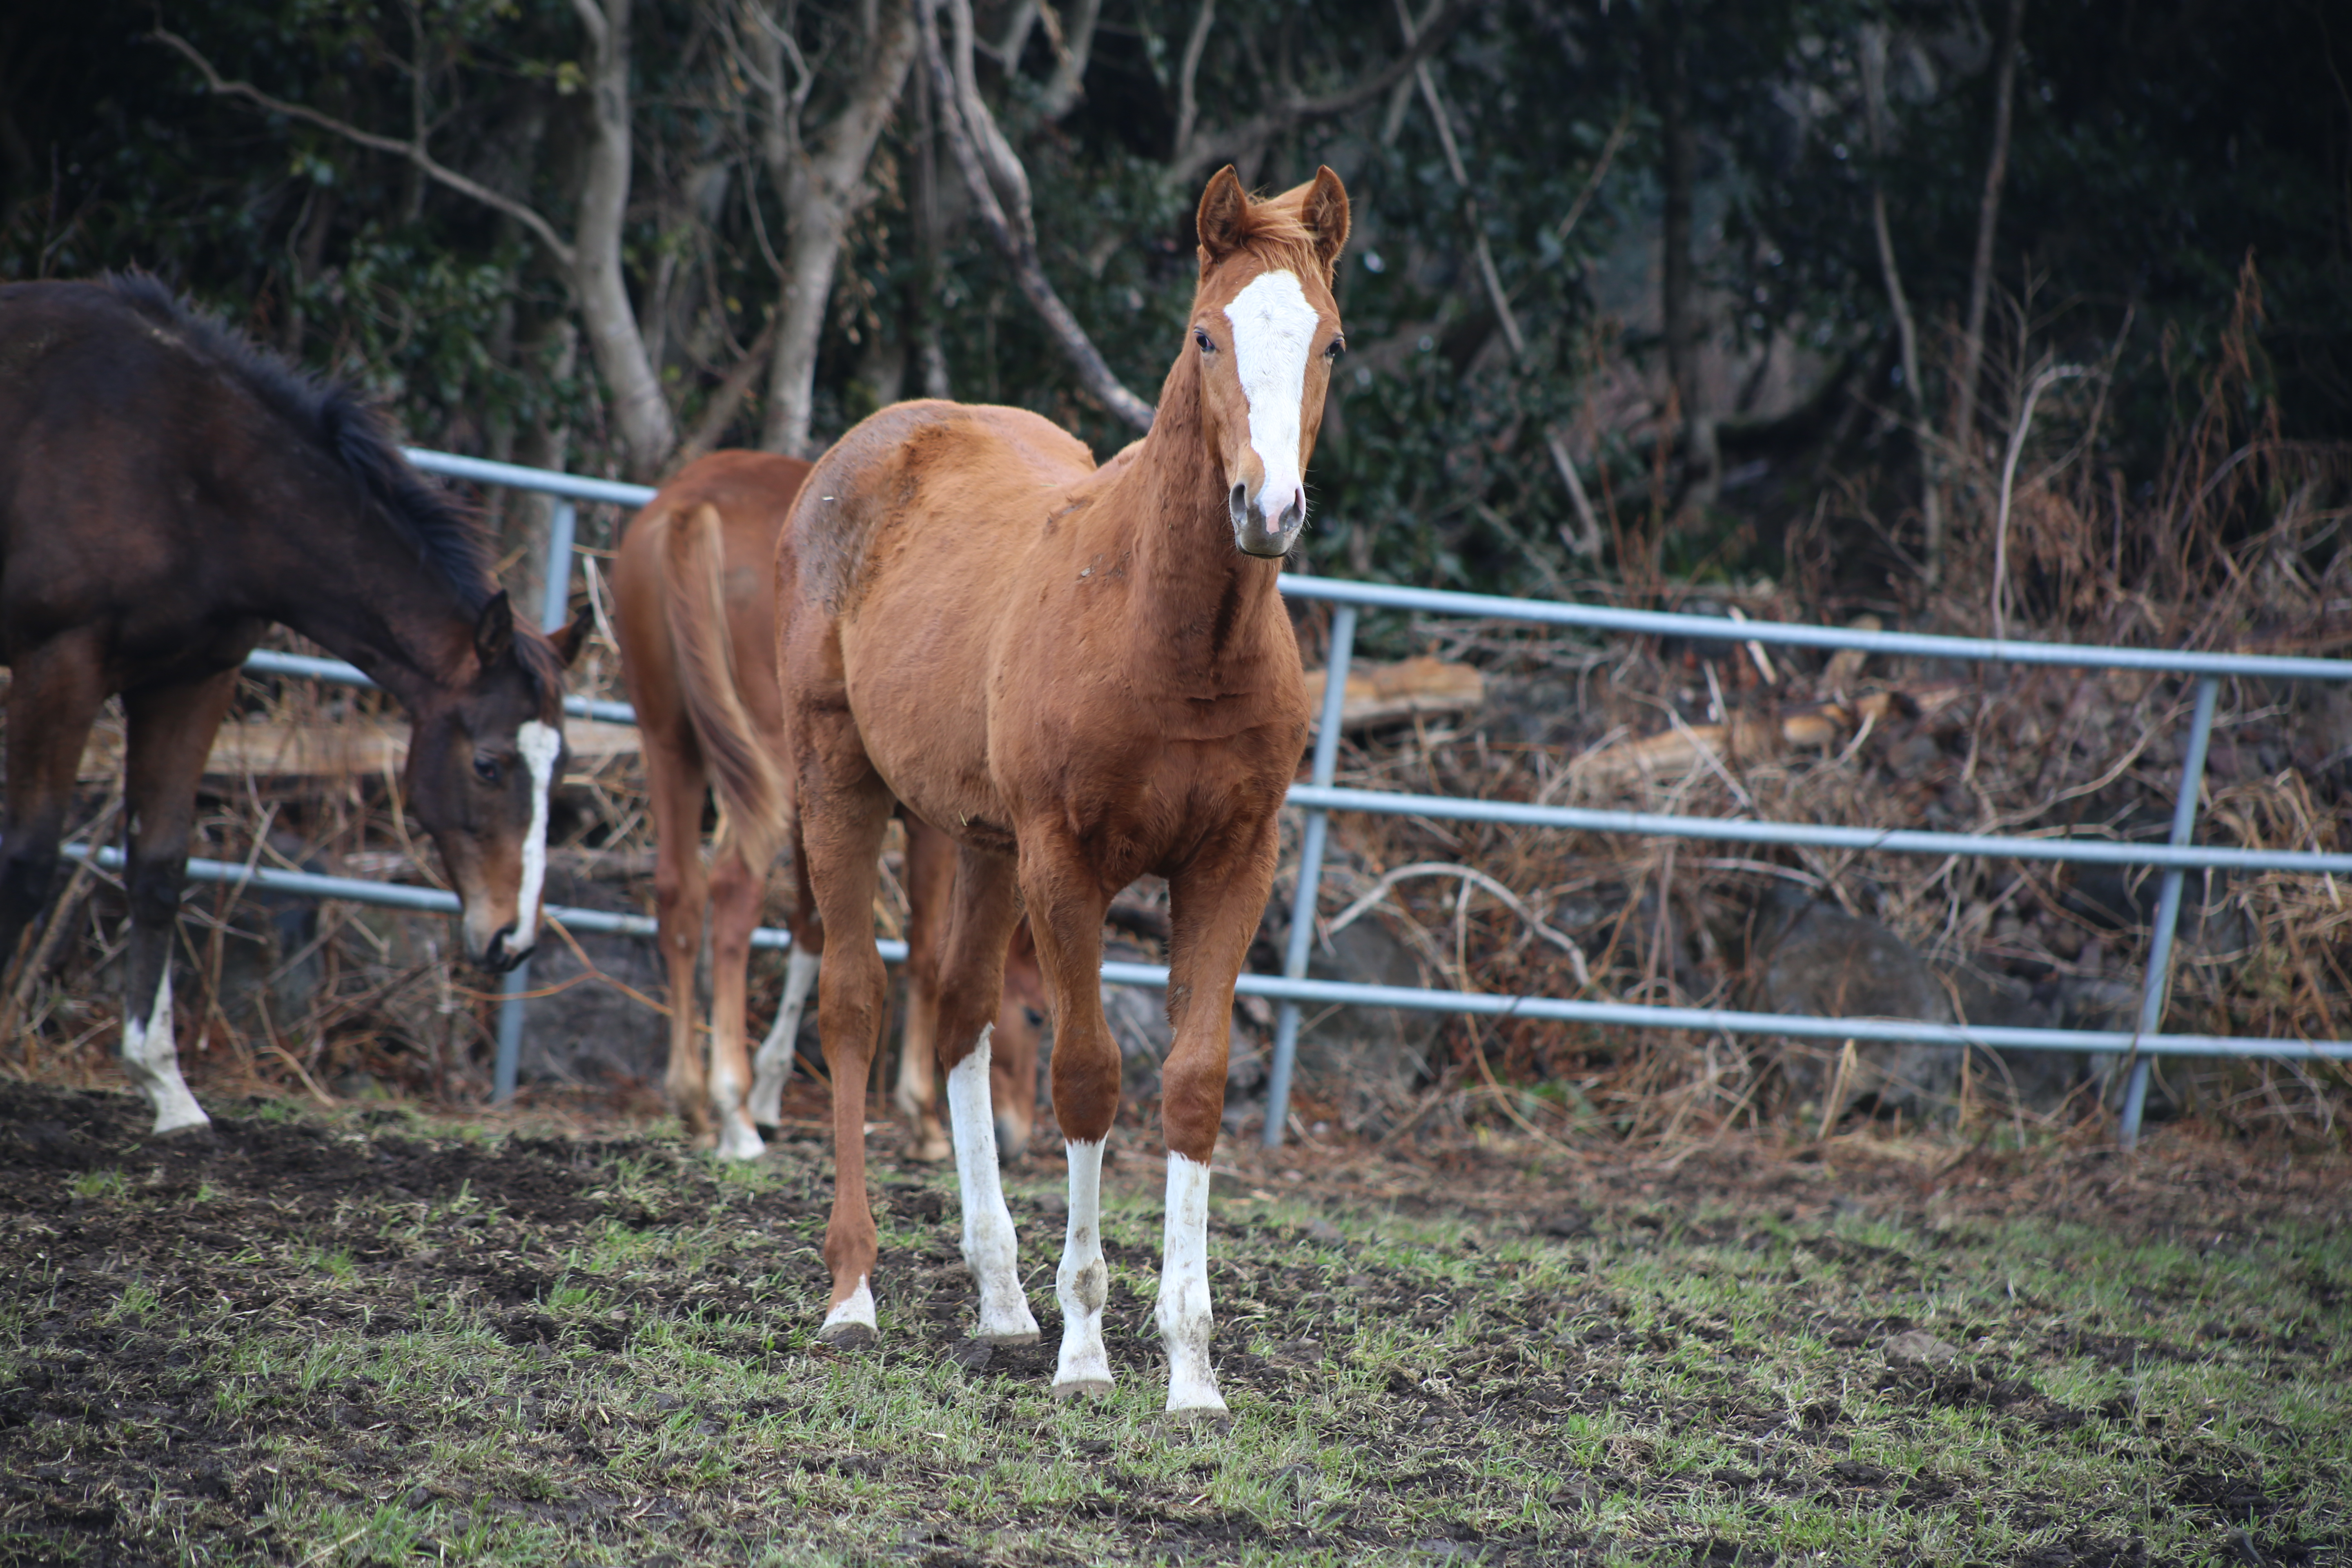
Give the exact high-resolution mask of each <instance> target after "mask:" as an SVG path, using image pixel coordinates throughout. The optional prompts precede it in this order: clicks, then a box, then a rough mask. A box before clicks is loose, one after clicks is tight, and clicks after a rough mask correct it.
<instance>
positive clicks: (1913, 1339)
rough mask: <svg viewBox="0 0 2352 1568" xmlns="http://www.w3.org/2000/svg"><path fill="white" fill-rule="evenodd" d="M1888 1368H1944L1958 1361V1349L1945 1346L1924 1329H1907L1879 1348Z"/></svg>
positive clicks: (1957, 1347)
mask: <svg viewBox="0 0 2352 1568" xmlns="http://www.w3.org/2000/svg"><path fill="white" fill-rule="evenodd" d="M1880 1348H1881V1349H1882V1350H1883V1351H1884V1352H1885V1355H1886V1364H1887V1365H1889V1366H1927V1367H1936V1366H1944V1365H1948V1363H1952V1362H1954V1361H1957V1360H1958V1359H1959V1354H1960V1347H1959V1346H1958V1345H1955V1344H1947V1343H1946V1342H1944V1341H1942V1340H1939V1339H1937V1337H1936V1336H1935V1335H1933V1334H1931V1333H1929V1332H1928V1331H1927V1330H1925V1329H1908V1330H1906V1331H1904V1332H1902V1333H1899V1334H1896V1335H1895V1337H1894V1338H1892V1339H1890V1340H1888V1341H1887V1342H1886V1343H1885V1345H1883V1346H1882V1347H1880Z"/></svg>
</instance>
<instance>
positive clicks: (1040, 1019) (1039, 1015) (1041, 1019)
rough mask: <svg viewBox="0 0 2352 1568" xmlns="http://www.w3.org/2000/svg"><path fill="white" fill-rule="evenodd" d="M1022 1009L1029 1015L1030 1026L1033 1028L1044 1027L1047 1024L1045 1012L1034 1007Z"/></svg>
mask: <svg viewBox="0 0 2352 1568" xmlns="http://www.w3.org/2000/svg"><path fill="white" fill-rule="evenodd" d="M1021 1010H1022V1011H1023V1012H1024V1013H1026V1014H1027V1015H1029V1026H1030V1027H1031V1028H1033V1029H1042V1028H1044V1027H1045V1014H1044V1013H1043V1012H1040V1011H1039V1010H1038V1009H1037V1008H1034V1007H1024V1008H1022V1009H1021Z"/></svg>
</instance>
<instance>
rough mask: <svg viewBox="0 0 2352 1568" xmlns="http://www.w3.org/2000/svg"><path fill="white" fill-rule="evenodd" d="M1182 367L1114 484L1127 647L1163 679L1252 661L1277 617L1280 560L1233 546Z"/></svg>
mask: <svg viewBox="0 0 2352 1568" xmlns="http://www.w3.org/2000/svg"><path fill="white" fill-rule="evenodd" d="M1190 361H1191V355H1189V354H1187V355H1186V356H1185V358H1184V360H1182V361H1180V362H1179V363H1178V365H1177V368H1176V369H1175V370H1174V371H1173V372H1171V374H1170V375H1169V377H1168V381H1167V384H1166V385H1165V386H1164V387H1163V388H1162V390H1161V393H1160V411H1159V415H1158V416H1157V417H1156V418H1155V419H1154V421H1153V423H1152V426H1151V433H1150V435H1149V436H1147V437H1145V438H1144V440H1143V442H1142V444H1141V446H1140V447H1138V449H1137V450H1136V452H1135V455H1134V457H1133V458H1131V459H1130V460H1129V465H1128V468H1127V471H1126V472H1125V473H1124V474H1122V475H1121V476H1120V478H1119V479H1118V484H1117V489H1118V492H1119V494H1118V505H1117V507H1116V511H1117V513H1118V515H1119V516H1120V517H1121V518H1122V520H1123V526H1125V527H1126V528H1128V529H1130V530H1132V535H1131V537H1132V539H1133V542H1134V548H1135V559H1136V563H1137V575H1138V577H1139V586H1140V588H1141V590H1142V592H1141V594H1140V595H1139V599H1138V601H1137V607H1138V609H1139V612H1140V613H1139V615H1138V616H1137V617H1136V619H1135V621H1134V623H1133V625H1134V627H1135V634H1136V635H1135V648H1136V650H1137V652H1138V657H1139V658H1141V659H1142V660H1144V661H1145V662H1146V663H1147V665H1149V666H1152V667H1158V668H1167V669H1168V670H1169V672H1170V673H1171V675H1177V674H1178V673H1179V672H1180V671H1181V673H1182V674H1183V675H1197V674H1201V673H1205V672H1206V671H1208V670H1212V669H1215V668H1219V667H1223V666H1227V665H1230V664H1233V663H1234V662H1236V661H1247V660H1254V659H1255V658H1259V657H1261V656H1262V654H1263V652H1264V648H1263V646H1262V645H1263V644H1264V642H1265V638H1266V636H1267V633H1268V629H1269V627H1270V626H1271V625H1272V624H1273V620H1278V619H1280V617H1281V612H1280V608H1279V605H1278V604H1277V603H1276V601H1277V600H1278V598H1279V596H1280V591H1279V589H1278V587H1277V584H1278V582H1279V580H1280V577H1281V563H1280V562H1278V561H1270V560H1265V559H1262V558H1260V557H1257V556H1253V555H1244V554H1243V553H1242V552H1241V551H1239V550H1237V549H1236V548H1234V531H1233V521H1232V519H1231V516H1230V515H1229V513H1228V511H1227V508H1226V502H1225V484H1224V479H1223V473H1222V472H1221V471H1220V469H1219V468H1218V466H1217V464H1216V461H1215V459H1214V458H1213V457H1211V455H1210V454H1209V451H1208V449H1207V447H1206V445H1205V443H1204V442H1203V441H1202V436H1201V422H1200V404H1199V385H1198V380H1197V373H1196V370H1195V367H1193V366H1192V364H1191V363H1190ZM1269 611H1271V615H1272V619H1269ZM1180 679H1181V677H1180Z"/></svg>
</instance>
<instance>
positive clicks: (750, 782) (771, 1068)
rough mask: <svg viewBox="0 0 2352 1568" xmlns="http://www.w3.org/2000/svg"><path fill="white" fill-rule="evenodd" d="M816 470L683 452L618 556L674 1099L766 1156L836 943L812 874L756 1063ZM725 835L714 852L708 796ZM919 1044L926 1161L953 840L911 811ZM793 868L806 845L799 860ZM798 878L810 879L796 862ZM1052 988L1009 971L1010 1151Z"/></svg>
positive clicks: (1018, 1138)
mask: <svg viewBox="0 0 2352 1568" xmlns="http://www.w3.org/2000/svg"><path fill="white" fill-rule="evenodd" d="M808 471H809V466H808V464H806V463H803V462H802V461H801V460H800V459H799V458H784V457H778V456H775V455H774V454H772V453H767V452H714V453H712V454H711V455H710V456H709V457H707V458H700V459H698V461H696V462H694V463H691V464H688V466H687V467H686V468H683V469H681V470H679V472H678V473H677V476H676V477H675V478H673V479H671V480H670V481H669V482H668V483H667V484H666V485H664V486H663V487H662V488H661V491H660V493H659V494H657V495H656V496H655V497H654V499H653V500H650V501H648V502H647V503H646V507H645V510H642V511H640V512H639V513H638V514H637V515H636V517H635V519H634V520H632V521H631V522H630V523H629V526H628V530H627V531H626V532H625V534H624V535H623V537H622V540H621V547H620V551H619V552H618V554H617V555H616V556H615V557H614V562H613V574H612V584H613V598H614V634H615V635H616V636H617V637H619V639H620V644H621V668H622V674H623V677H624V679H625V681H626V682H627V685H628V689H629V698H630V700H631V701H632V702H633V703H635V706H636V710H637V729H638V734H639V739H640V745H641V746H642V748H643V754H644V757H645V764H646V794H647V795H648V796H649V797H650V799H649V806H650V811H651V815H652V817H653V823H654V842H655V846H656V848H655V869H654V901H655V912H656V918H657V921H658V924H659V927H660V933H659V942H660V946H661V951H662V955H663V958H664V960H665V961H666V963H667V968H668V971H669V994H670V1028H669V1042H670V1043H669V1067H668V1070H667V1075H666V1078H665V1081H664V1088H665V1089H666V1091H667V1095H668V1099H669V1102H670V1105H671V1107H672V1108H673V1109H674V1110H677V1113H678V1116H679V1118H680V1119H681V1120H682V1121H685V1122H686V1124H687V1127H688V1131H690V1132H691V1133H692V1134H693V1135H694V1136H695V1137H696V1138H697V1140H698V1141H699V1142H706V1143H713V1142H715V1144H716V1145H717V1147H718V1149H719V1152H720V1153H721V1154H723V1155H726V1156H728V1157H730V1158H733V1159H756V1158H757V1157H758V1156H759V1155H760V1153H761V1150H762V1145H761V1139H760V1133H759V1129H760V1128H761V1127H770V1128H772V1127H773V1126H774V1125H775V1124H776V1121H777V1119H778V1117H779V1115H780V1113H781V1109H780V1108H781V1101H782V1094H783V1085H784V1079H786V1078H787V1077H788V1076H789V1075H790V1073H791V1071H792V1064H793V1037H794V1036H795V1035H797V1034H798V1032H799V1027H800V1019H801V1011H802V1008H803V1005H804V1004H805V1002H806V1000H807V997H808V989H809V984H810V983H811V982H812V981H813V980H814V978H815V976H816V973H817V969H818V963H819V959H820V957H821V955H822V954H823V952H824V930H823V928H822V927H821V926H819V925H818V924H817V922H816V921H815V918H814V909H815V906H814V903H813V902H812V900H810V898H809V896H808V891H807V889H806V886H805V884H804V883H802V884H801V885H800V889H799V897H798V898H797V899H796V900H794V914H793V946H792V952H791V956H790V958H789V959H788V960H787V963H786V967H785V972H784V995H783V1005H782V1007H781V1008H779V1009H778V1012H777V1015H776V1020H775V1024H774V1026H773V1027H772V1028H771V1029H770V1030H769V1032H768V1036H767V1038H766V1040H765V1041H764V1042H763V1043H762V1044H761V1047H760V1050H759V1054H758V1057H757V1059H756V1064H754V1063H753V1062H751V1060H750V1058H749V1053H748V1051H747V1045H748V1035H747V1030H746V1026H745V1016H746V1012H747V1004H746V980H747V973H746V971H747V968H748V966H749V963H750V959H751V932H752V931H753V929H754V928H756V927H757V926H758V924H759V917H760V904H761V893H762V891H763V890H764V889H765V888H766V885H767V868H768V867H769V866H770V865H772V863H773V862H774V860H775V858H776V856H777V854H778V852H779V851H780V850H781V849H782V847H783V840H785V839H786V838H788V837H791V818H792V802H791V795H792V792H791V789H790V787H789V778H788V776H787V775H786V774H785V773H783V772H782V769H781V767H780V765H779V760H780V759H781V758H782V754H783V726H782V702H781V699H780V698H779V696H778V694H777V689H776V662H775V638H776V631H775V615H776V599H775V574H774V571H773V568H772V561H773V558H774V555H775V542H776V534H777V532H778V531H780V530H781V529H782V527H783V524H784V519H785V518H786V517H787V516H788V515H789V514H790V512H791V510H792V504H793V497H794V495H795V494H797V493H798V491H799V489H800V488H801V482H802V480H803V479H805V478H806V477H807V475H808ZM706 789H708V790H709V792H710V793H711V794H713V795H716V796H717V798H718V800H719V806H720V810H721V813H722V820H723V821H724V823H725V825H726V831H725V832H724V833H722V835H721V836H720V838H719V843H718V844H717V845H716V846H714V847H713V851H712V855H711V861H710V866H709V870H708V871H707V872H706V871H705V869H704V867H703V861H702V811H703V795H704V791H705V790H706ZM907 827H908V842H907V871H908V875H907V884H906V886H907V895H908V910H909V914H910V916H911V917H912V918H911V919H910V921H909V927H908V944H909V946H910V948H911V949H912V952H911V953H910V963H909V964H908V1023H907V1046H906V1049H905V1051H904V1052H903V1054H902V1056H901V1058H900V1064H901V1065H900V1068H899V1079H898V1106H899V1109H900V1110H902V1111H903V1112H904V1113H905V1114H906V1116H907V1119H908V1132H909V1136H910V1138H911V1139H912V1140H913V1147H914V1152H915V1153H916V1155H917V1157H919V1158H921V1159H928V1160H938V1159H943V1158H945V1157H946V1154H947V1152H948V1151H947V1144H946V1139H945V1138H944V1137H943V1136H942V1135H941V1133H940V1117H939V1109H938V1105H937V1102H936V1096H935V1095H934V1094H933V1093H932V1090H931V1085H932V1081H933V1075H932V1073H931V1071H930V1049H931V1047H930V1029H929V1021H930V1019H931V1018H932V1017H933V1016H936V1014H937V1012H938V1004H937V999H936V994H935V993H934V992H933V990H932V986H933V984H934V983H935V979H936V976H937V973H938V957H937V954H938V951H939V947H940V942H939V940H938V935H937V932H938V930H939V928H940V926H941V925H942V924H943V923H944V921H945V920H946V917H947V913H948V909H949V898H950V892H951V889H952V887H953V883H954V877H955V857H954V853H953V848H952V847H951V846H950V845H949V844H948V843H947V842H946V840H945V839H944V838H943V837H941V836H940V835H939V834H938V833H937V832H935V831H934V830H932V829H930V828H928V827H925V826H923V825H922V824H920V823H918V822H909V823H908V825H907ZM793 861H794V865H795V868H797V867H798V865H799V864H800V863H801V858H800V857H799V856H797V855H795V856H793ZM797 880H798V879H797V875H796V881H797ZM706 909H707V910H708V912H709V934H710V1030H709V1034H710V1044H709V1054H708V1072H707V1075H706V1070H705V1062H706V1058H705V1053H704V1052H703V1050H702V1049H701V1047H700V1042H699V1041H698V1038H697V1030H696V1025H695V1008H694V994H695V990H694V972H695V963H696V959H697V957H698V954H699V952H700V951H701V947H702V939H703V928H704V923H705V910H706ZM1042 1005H1043V993H1042V990H1041V988H1040V984H1039V982H1038V981H1037V979H1036V973H1035V968H1034V963H1032V964H1031V965H1029V966H1028V967H1027V968H1026V970H1025V971H1024V969H1023V968H1022V967H1021V966H1018V965H1016V966H1015V967H1014V968H1013V971H1012V972H1011V973H1008V975H1007V977H1006V991H1005V995H1004V1005H1003V1013H1002V1016H1000V1019H999V1022H998V1032H999V1037H1001V1038H1003V1039H1004V1040H1005V1041H1006V1043H1007V1046H1008V1049H1007V1050H1006V1051H1005V1052H1004V1053H1003V1058H1002V1060H1001V1062H1000V1063H999V1066H998V1068H997V1072H996V1089H995V1095H994V1097H993V1098H994V1100H995V1104H996V1108H997V1117H998V1125H999V1126H1000V1128H1001V1129H1003V1133H1004V1135H1005V1142H1007V1144H1008V1145H1009V1148H1008V1150H1007V1152H1008V1153H1017V1152H1019V1151H1020V1149H1021V1148H1022V1147H1024V1146H1025V1145H1026V1143H1027V1142H1028V1139H1029V1130H1030V1124H1031V1121H1032V1120H1033V1119H1034V1114H1035V1107H1036V1100H1037V1051H1038V1045H1039V1037H1040V1034H1041V1033H1042V1026H1043V1014H1042V1012H1041V1011H1040V1009H1041V1008H1042Z"/></svg>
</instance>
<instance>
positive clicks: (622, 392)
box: [572, 0, 677, 477]
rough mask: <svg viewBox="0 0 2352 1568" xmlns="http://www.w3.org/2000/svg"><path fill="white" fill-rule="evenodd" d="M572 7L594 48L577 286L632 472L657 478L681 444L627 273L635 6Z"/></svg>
mask: <svg viewBox="0 0 2352 1568" xmlns="http://www.w3.org/2000/svg"><path fill="white" fill-rule="evenodd" d="M572 4H573V5H574V7H575V9H577V11H578V12H579V15H580V19H581V22H582V23H583V26H585V27H586V28H587V30H588V36H589V41H590V43H591V45H592V47H593V61H594V69H593V72H592V74H591V81H592V84H593V98H592V100H591V107H592V108H593V111H594V112H593V127H592V130H591V132H590V135H589V141H588V156H587V161H586V167H585V168H584V169H583V172H582V174H581V180H580V221H579V226H578V228H577V229H575V230H574V231H573V245H574V247H575V255H574V258H573V261H572V289H573V291H574V292H575V293H576V294H577V295H578V297H579V300H580V316H581V320H582V321H583V322H584V323H585V324H586V325H587V328H588V352H589V353H590V355H591V356H592V357H593V359H594V360H595V362H596V372H597V374H599V375H600V376H602V377H603V378H604V385H605V387H606V389H607V390H608V391H610V392H611V394H612V396H613V418H614V424H615V425H617V426H619V429H620V434H621V442H622V445H623V446H624V447H625V448H626V449H627V452H628V458H629V468H630V470H631V471H632V472H633V473H635V474H637V475H639V476H641V477H644V476H650V475H652V474H654V473H656V472H658V471H659V470H660V468H661V465H662V460H663V459H664V458H667V457H668V456H669V450H670V448H671V447H674V446H676V445H677V424H676V422H675V421H674V420H672V418H671V417H670V409H669V403H668V401H667V399H666V398H664V397H663V396H662V391H661V382H660V380H659V379H658V378H657V377H656V375H655V374H654V366H653V361H652V359H651V358H650V357H648V356H647V354H646V343H645V338H644V335H643V334H642V333H641V332H640V331H638V326H637V313H636V310H635V307H634V306H633V305H632V304H631V303H630V300H629V287H628V279H627V278H626V277H625V275H624V273H623V271H622V267H621V227H622V222H623V220H624V218H625V216H626V214H627V209H628V204H629V160H630V144H629V5H630V0H603V7H604V8H603V10H602V11H601V12H600V11H599V10H598V9H597V6H596V3H595V0H572Z"/></svg>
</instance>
